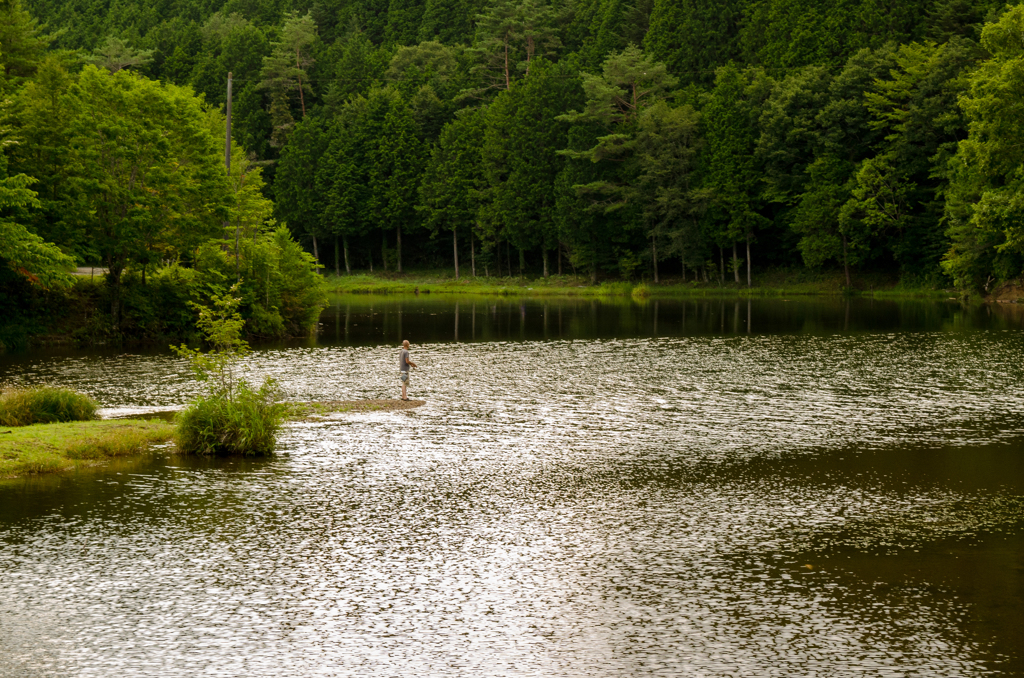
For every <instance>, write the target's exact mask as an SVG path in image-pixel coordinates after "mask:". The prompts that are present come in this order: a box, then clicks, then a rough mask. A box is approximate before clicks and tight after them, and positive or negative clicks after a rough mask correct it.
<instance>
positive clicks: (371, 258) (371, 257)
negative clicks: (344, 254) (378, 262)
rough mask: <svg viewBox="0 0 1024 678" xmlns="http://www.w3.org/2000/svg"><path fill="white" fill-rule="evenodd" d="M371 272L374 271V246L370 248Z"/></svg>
mask: <svg viewBox="0 0 1024 678" xmlns="http://www.w3.org/2000/svg"><path fill="white" fill-rule="evenodd" d="M370 273H373V248H372V247H371V248H370Z"/></svg>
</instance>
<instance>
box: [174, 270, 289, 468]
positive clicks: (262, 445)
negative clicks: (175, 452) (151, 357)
mask: <svg viewBox="0 0 1024 678" xmlns="http://www.w3.org/2000/svg"><path fill="white" fill-rule="evenodd" d="M238 287H239V284H238V283H235V285H233V286H232V287H231V289H230V290H228V292H227V294H223V295H216V294H215V295H213V296H212V298H211V302H212V304H211V307H206V306H200V305H196V309H197V310H198V311H199V320H198V322H197V323H196V326H197V327H198V328H199V330H200V331H201V332H202V333H203V336H204V337H205V339H206V342H207V344H209V346H210V350H209V351H208V352H205V353H204V352H202V351H200V350H199V349H189V348H188V347H187V346H185V345H184V344H183V345H181V346H172V347H171V349H172V350H174V352H176V353H177V354H178V355H180V356H183V357H185V358H187V359H188V360H189V362H190V364H191V367H192V371H193V373H194V374H195V376H196V378H197V379H198V380H199V381H203V382H206V383H207V384H208V385H209V390H208V392H207V393H206V394H205V395H203V396H200V397H199V398H198V399H196V400H195V401H194V402H192V403H191V404H190V405H189V406H188V407H186V408H185V409H184V410H182V411H181V412H179V413H178V415H177V416H176V417H175V423H176V424H177V425H178V428H177V431H176V432H175V435H174V442H175V444H176V445H177V446H178V449H179V450H181V451H182V452H184V453H186V454H203V455H229V454H243V455H269V454H273V452H274V445H275V442H276V439H277V432H278V430H279V429H280V428H281V422H282V420H283V419H284V406H282V405H280V404H277V403H275V402H274V401H275V400H276V398H277V385H276V383H275V382H274V380H273V379H269V378H268V379H265V380H264V381H263V385H262V386H260V387H259V388H258V389H254V388H253V387H252V386H250V385H249V384H248V382H246V381H245V379H242V377H241V376H240V368H239V363H240V362H241V360H242V358H244V357H245V356H246V354H248V352H249V344H248V343H247V342H246V341H245V340H244V339H242V326H243V324H244V321H243V320H242V316H241V315H240V314H239V313H238V306H239V304H240V303H241V298H239V297H236V296H235V294H236V293H237V292H238Z"/></svg>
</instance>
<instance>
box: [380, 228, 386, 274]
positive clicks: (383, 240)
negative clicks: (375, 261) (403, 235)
mask: <svg viewBox="0 0 1024 678" xmlns="http://www.w3.org/2000/svg"><path fill="white" fill-rule="evenodd" d="M380 267H381V270H383V271H384V272H385V273H387V272H388V234H387V232H384V231H382V232H381V234H380Z"/></svg>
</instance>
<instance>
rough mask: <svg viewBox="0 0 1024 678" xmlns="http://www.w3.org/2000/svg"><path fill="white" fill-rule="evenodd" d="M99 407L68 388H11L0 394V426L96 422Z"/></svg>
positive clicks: (82, 394) (84, 396)
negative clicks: (92, 420) (91, 420)
mask: <svg viewBox="0 0 1024 678" xmlns="http://www.w3.org/2000/svg"><path fill="white" fill-rule="evenodd" d="M99 406H100V404H99V403H98V402H96V401H95V400H93V399H92V398H90V397H89V396H87V395H85V394H84V393H79V392H78V391H73V390H71V389H70V388H56V387H54V386H31V387H29V388H12V389H8V390H5V391H2V392H0V426H28V425H30V424H54V423H59V422H65V421H88V420H89V419H95V418H96V410H97V409H99Z"/></svg>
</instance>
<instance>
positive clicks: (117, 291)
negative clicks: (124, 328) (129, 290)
mask: <svg viewBox="0 0 1024 678" xmlns="http://www.w3.org/2000/svg"><path fill="white" fill-rule="evenodd" d="M123 270H124V267H123V266H120V265H118V266H114V265H112V263H111V260H110V259H109V258H108V259H107V283H108V284H109V285H110V320H111V321H112V322H113V323H114V331H115V332H116V331H118V330H119V329H120V328H121V271H123Z"/></svg>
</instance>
